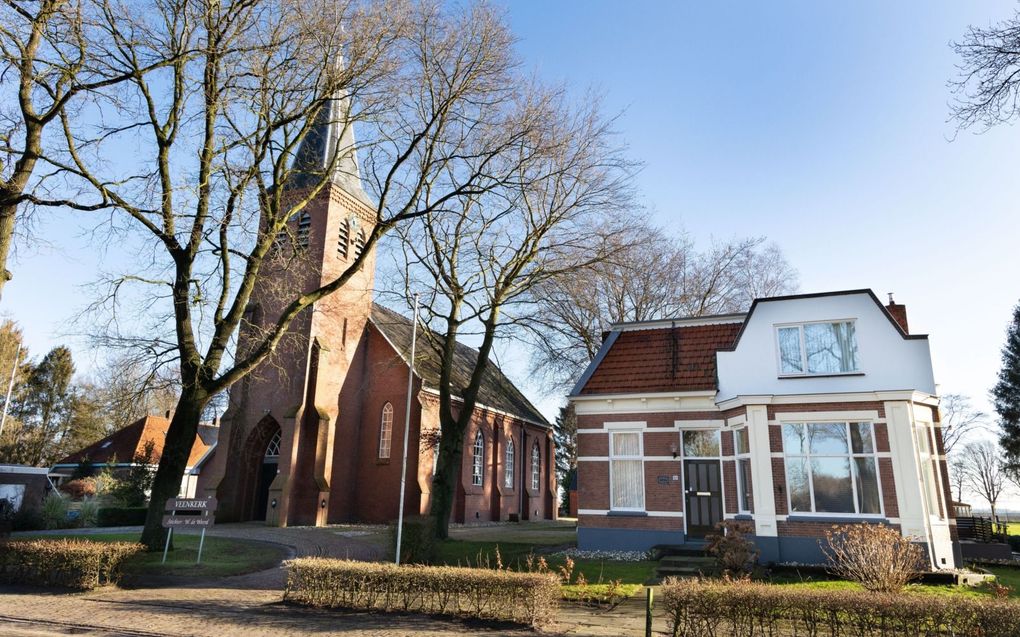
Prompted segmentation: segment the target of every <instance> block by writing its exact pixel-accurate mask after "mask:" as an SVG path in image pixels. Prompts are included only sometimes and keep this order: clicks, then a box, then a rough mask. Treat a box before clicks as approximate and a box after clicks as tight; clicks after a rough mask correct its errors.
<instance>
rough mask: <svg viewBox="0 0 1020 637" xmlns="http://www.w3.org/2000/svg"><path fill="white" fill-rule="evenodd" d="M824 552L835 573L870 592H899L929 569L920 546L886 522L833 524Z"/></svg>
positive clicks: (823, 548)
mask: <svg viewBox="0 0 1020 637" xmlns="http://www.w3.org/2000/svg"><path fill="white" fill-rule="evenodd" d="M822 552H823V553H825V556H826V557H828V558H829V563H830V564H831V565H832V572H833V573H834V574H836V575H838V576H839V577H842V578H843V579H848V580H850V581H853V582H858V583H859V584H860V585H861V586H863V587H864V588H866V589H867V590H869V591H878V592H883V593H894V592H897V591H899V590H901V589H902V588H903V587H904V586H906V585H907V583H908V582H910V580H912V579H914V578H915V577H917V575H918V573H919V572H920V571H922V570H927V568H926V564H925V560H924V551H922V550H921V547H919V546H917V545H916V544H914V543H913V542H912V541H911V540H910V538H906V537H903V535H902V534H901V533H900V532H899V531H897V530H896V529H894V528H892V527H888V526H885V525H884V524H847V525H845V526H834V527H832V530H830V531H826V532H825V543H824V544H822Z"/></svg>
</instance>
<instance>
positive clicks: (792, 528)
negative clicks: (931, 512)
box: [776, 520, 900, 538]
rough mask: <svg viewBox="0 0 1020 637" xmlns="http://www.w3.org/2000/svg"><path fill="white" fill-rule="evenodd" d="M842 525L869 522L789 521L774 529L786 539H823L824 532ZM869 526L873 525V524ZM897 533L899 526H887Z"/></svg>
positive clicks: (781, 522)
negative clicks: (786, 537)
mask: <svg viewBox="0 0 1020 637" xmlns="http://www.w3.org/2000/svg"><path fill="white" fill-rule="evenodd" d="M843 524H869V522H863V521H862V522H854V521H853V520H847V521H846V522H839V523H834V522H831V521H828V522H822V521H819V522H813V521H801V520H796V521H789V520H780V521H779V522H777V523H776V528H777V529H778V531H779V535H780V536H788V537H818V538H821V537H825V532H826V531H831V530H832V527H834V526H842V525H843ZM870 524H874V523H873V522H872V523H870ZM888 526H890V527H892V528H894V529H896V530H897V531H898V530H899V529H900V525H899V524H891V525H888Z"/></svg>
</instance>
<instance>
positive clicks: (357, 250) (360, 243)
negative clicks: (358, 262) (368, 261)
mask: <svg viewBox="0 0 1020 637" xmlns="http://www.w3.org/2000/svg"><path fill="white" fill-rule="evenodd" d="M364 249H365V231H364V230H358V236H357V237H355V239H354V258H355V259H357V258H358V257H360V256H361V253H362V251H364Z"/></svg>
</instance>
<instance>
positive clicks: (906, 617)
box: [661, 578, 1020, 637]
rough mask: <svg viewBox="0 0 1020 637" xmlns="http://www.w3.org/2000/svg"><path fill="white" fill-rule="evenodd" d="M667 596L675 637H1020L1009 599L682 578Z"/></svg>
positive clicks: (1018, 611)
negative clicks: (827, 589) (949, 596)
mask: <svg viewBox="0 0 1020 637" xmlns="http://www.w3.org/2000/svg"><path fill="white" fill-rule="evenodd" d="M661 595H662V597H661V599H662V605H663V607H664V608H665V611H666V617H667V620H668V622H669V627H670V630H671V631H672V635H673V636H674V637H702V636H705V637H714V636H720V637H721V636H723V635H726V636H727V637H728V636H729V635H743V636H745V637H759V636H765V635H769V636H772V635H777V634H791V635H811V636H815V635H854V636H855V637H878V636H882V637H885V636H889V637H892V636H894V635H895V636H897V637H899V636H901V635H906V636H908V637H921V636H925V637H927V636H932V635H953V636H955V637H1016V636H1017V635H1020V604H1017V603H1016V602H1013V601H1008V600H992V599H988V600H981V599H974V598H966V597H954V598H953V599H952V600H948V599H946V598H945V597H944V596H940V595H917V594H914V595H911V594H902V593H900V594H892V593H870V592H867V591H847V590H840V591H826V590H810V589H795V588H790V587H784V586H776V585H774V584H762V583H757V582H718V581H716V582H710V581H706V580H698V579H677V578H668V579H666V580H665V581H664V582H663V584H662V592H661Z"/></svg>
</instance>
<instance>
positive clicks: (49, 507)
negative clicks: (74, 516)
mask: <svg viewBox="0 0 1020 637" xmlns="http://www.w3.org/2000/svg"><path fill="white" fill-rule="evenodd" d="M41 515H42V526H43V528H44V529H63V528H67V500H65V499H64V498H63V497H62V496H61V495H60V494H59V493H50V494H49V495H48V496H46V499H45V500H43V505H42V512H41Z"/></svg>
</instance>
